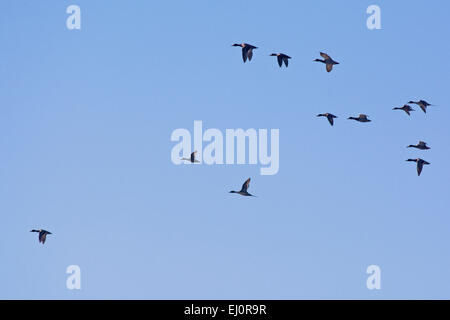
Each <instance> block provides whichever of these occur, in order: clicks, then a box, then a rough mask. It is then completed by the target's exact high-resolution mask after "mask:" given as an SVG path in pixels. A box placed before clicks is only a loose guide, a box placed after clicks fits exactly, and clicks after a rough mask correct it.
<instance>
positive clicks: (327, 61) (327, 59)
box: [314, 52, 339, 72]
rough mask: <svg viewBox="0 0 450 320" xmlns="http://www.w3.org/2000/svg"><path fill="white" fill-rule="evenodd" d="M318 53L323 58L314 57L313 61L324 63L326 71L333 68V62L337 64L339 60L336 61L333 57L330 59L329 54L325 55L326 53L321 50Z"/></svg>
mask: <svg viewBox="0 0 450 320" xmlns="http://www.w3.org/2000/svg"><path fill="white" fill-rule="evenodd" d="M320 55H321V56H322V58H323V60H322V59H316V60H314V61H317V62H322V63H324V64H325V65H326V68H327V72H331V70H333V66H334V65H335V64H339V62H336V61H334V60H333V59H331V57H330V56H329V55H327V54H326V53H323V52H321V53H320Z"/></svg>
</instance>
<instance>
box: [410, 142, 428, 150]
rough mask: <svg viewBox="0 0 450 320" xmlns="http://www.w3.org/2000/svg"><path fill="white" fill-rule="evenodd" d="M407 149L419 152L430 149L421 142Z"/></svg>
mask: <svg viewBox="0 0 450 320" xmlns="http://www.w3.org/2000/svg"><path fill="white" fill-rule="evenodd" d="M407 148H416V149H419V150H429V149H430V147H429V146H427V143H426V142H423V141H419V143H418V144H417V145H412V144H410V145H409V146H407Z"/></svg>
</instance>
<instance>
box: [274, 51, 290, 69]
mask: <svg viewBox="0 0 450 320" xmlns="http://www.w3.org/2000/svg"><path fill="white" fill-rule="evenodd" d="M270 56H271V57H277V60H278V65H279V66H280V68H281V66H282V65H283V62H284V65H285V66H286V68H287V67H288V64H289V59H291V57H289V56H288V55H286V54H284V53H272V54H271V55H270Z"/></svg>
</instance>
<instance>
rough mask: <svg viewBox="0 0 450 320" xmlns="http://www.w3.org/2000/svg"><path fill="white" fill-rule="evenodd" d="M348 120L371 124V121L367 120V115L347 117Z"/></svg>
mask: <svg viewBox="0 0 450 320" xmlns="http://www.w3.org/2000/svg"><path fill="white" fill-rule="evenodd" d="M348 119H349V120H356V121H359V122H371V121H372V120H369V119H368V118H367V115H365V114H360V115H359V116H358V118H354V117H349V118H348Z"/></svg>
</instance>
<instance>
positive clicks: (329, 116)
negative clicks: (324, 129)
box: [327, 114, 334, 125]
mask: <svg viewBox="0 0 450 320" xmlns="http://www.w3.org/2000/svg"><path fill="white" fill-rule="evenodd" d="M327 119H328V122H329V123H330V124H331V125H333V124H334V120H333V116H332V115H331V114H329V115H328V116H327Z"/></svg>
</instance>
